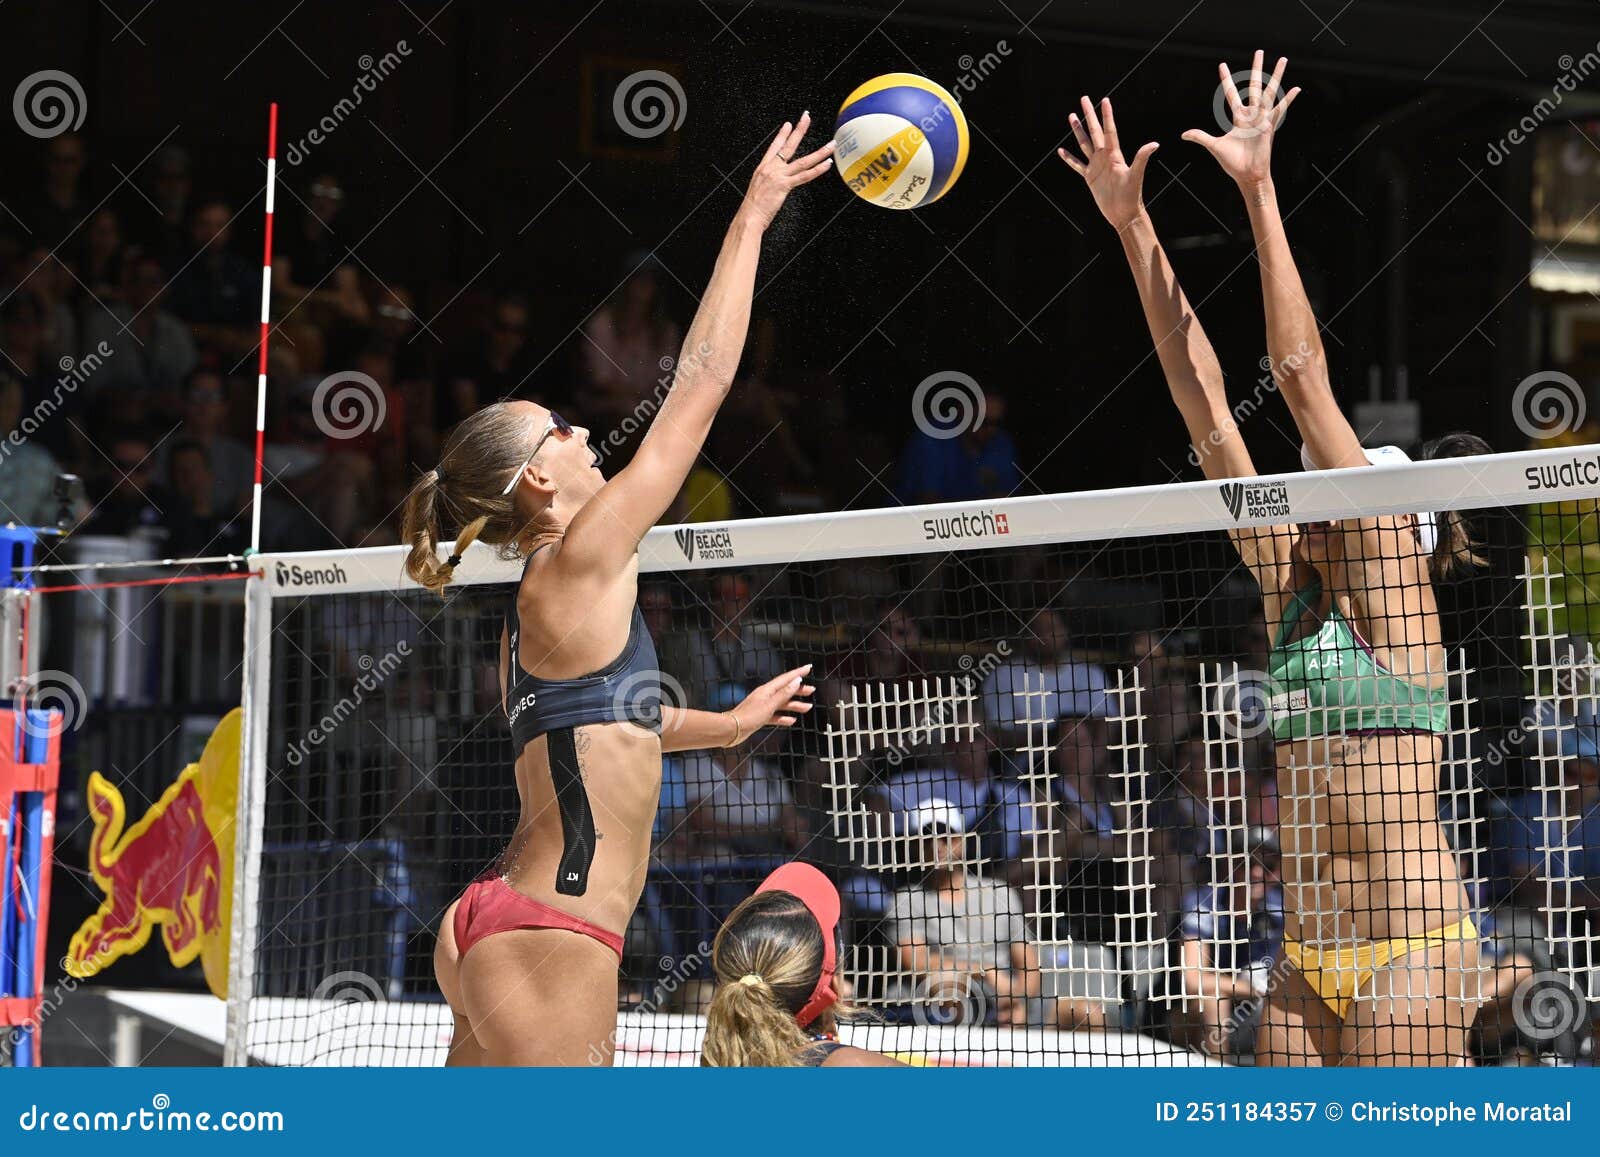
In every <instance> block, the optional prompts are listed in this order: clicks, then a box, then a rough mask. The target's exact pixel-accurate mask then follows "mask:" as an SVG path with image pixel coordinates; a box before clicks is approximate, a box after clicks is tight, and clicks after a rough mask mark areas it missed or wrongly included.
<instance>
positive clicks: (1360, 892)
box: [1061, 52, 1487, 1065]
mask: <svg viewBox="0 0 1600 1157" xmlns="http://www.w3.org/2000/svg"><path fill="white" fill-rule="evenodd" d="M1261 63H1262V57H1261V54H1260V53H1259V52H1258V53H1257V54H1256V57H1255V65H1254V68H1253V70H1252V73H1251V79H1250V84H1249V91H1248V94H1247V98H1241V97H1240V96H1239V94H1238V92H1237V91H1236V90H1235V88H1234V86H1233V84H1232V83H1231V81H1229V80H1228V70H1227V67H1226V66H1223V68H1222V75H1223V80H1224V85H1225V89H1226V92H1227V96H1228V101H1229V105H1230V107H1231V108H1232V110H1233V121H1234V127H1233V129H1232V130H1231V131H1230V132H1229V133H1228V134H1227V135H1226V136H1221V137H1211V136H1208V135H1207V134H1205V133H1201V132H1198V131H1193V132H1189V133H1186V134H1185V139H1186V140H1190V141H1195V142H1197V143H1200V144H1202V145H1204V146H1205V147H1206V148H1207V149H1208V150H1209V151H1210V152H1211V154H1212V155H1213V156H1214V157H1215V158H1216V159H1217V161H1218V162H1219V163H1220V164H1221V165H1222V167H1223V169H1224V171H1226V172H1227V173H1228V174H1229V175H1230V176H1232V177H1233V178H1234V180H1235V181H1236V182H1237V183H1238V185H1239V188H1240V190H1241V192H1243V194H1244V196H1245V200H1246V204H1247V206H1248V209H1249V213H1250V219H1251V223H1252V226H1253V228H1254V232H1255V239H1256V251H1257V257H1258V259H1259V261H1260V264H1261V283H1262V291H1263V294H1264V296H1265V301H1266V318H1267V342H1268V348H1269V350H1270V352H1271V355H1272V359H1273V364H1274V366H1275V367H1276V370H1275V373H1274V377H1275V380H1276V381H1277V384H1278V387H1279V389H1280V390H1281V391H1282V393H1283V396H1284V399H1285V401H1286V402H1287V403H1288V404H1289V408H1290V412H1291V413H1292V414H1293V416H1294V420H1295V423H1296V425H1297V426H1298V427H1299V430H1300V435H1301V437H1302V438H1303V439H1304V442H1305V450H1304V454H1305V457H1306V461H1307V462H1308V463H1310V464H1313V465H1314V466H1317V467H1321V468H1325V469H1333V468H1340V467H1357V466H1365V465H1367V464H1368V457H1367V455H1366V454H1365V453H1364V452H1363V450H1362V448H1361V443H1360V441H1359V440H1358V439H1357V437H1356V434H1355V431H1354V430H1353V429H1351V427H1350V424H1349V422H1347V421H1346V420H1345V418H1344V415H1343V414H1342V413H1341V412H1340V410H1339V407H1338V405H1337V403H1336V402H1335V401H1334V397H1333V393H1332V390H1331V388H1330V385H1329V381H1328V375H1327V363H1326V358H1325V356H1324V352H1323V347H1322V341H1321V338H1320V337H1319V334H1318V328H1317V322H1316V318H1315V317H1314V316H1313V315H1312V312H1311V308H1310V305H1309V303H1308V302H1307V300H1306V295H1305V290H1304V288H1303V287H1302V285H1301V282H1300V276H1299V273H1298V271H1297V270H1296V268H1295V264H1294V260H1293V258H1292V256H1291V255H1290V252H1289V246H1288V242H1287V241H1286V239H1285V237H1284V232H1283V222H1282V219H1281V217H1280V216H1279V213H1278V207H1277V199H1276V196H1275V195H1274V192H1273V188H1272V179H1271V171H1270V160H1271V149H1272V143H1273V140H1274V137H1275V135H1276V133H1277V131H1278V130H1279V129H1280V128H1281V126H1282V124H1283V118H1284V114H1285V112H1286V111H1287V110H1288V108H1289V105H1290V104H1291V103H1292V102H1293V100H1294V98H1295V97H1296V96H1297V95H1298V93H1299V90H1298V89H1294V90H1291V91H1290V92H1288V93H1287V94H1284V93H1282V90H1281V88H1280V85H1281V81H1282V77H1283V70H1284V64H1285V62H1284V61H1281V60H1280V61H1279V62H1278V66H1277V69H1276V71H1274V73H1273V75H1272V77H1271V80H1270V81H1269V82H1268V83H1266V84H1265V85H1263V83H1262V70H1261ZM1071 123H1072V130H1073V133H1074V136H1075V137H1076V138H1077V141H1078V144H1079V147H1080V148H1081V149H1082V151H1083V155H1084V160H1081V161H1080V160H1078V159H1077V158H1076V157H1074V156H1072V155H1070V154H1068V153H1067V152H1066V151H1065V150H1062V151H1061V156H1062V159H1063V160H1064V161H1066V163H1067V164H1068V165H1070V166H1071V167H1072V168H1073V169H1074V171H1076V172H1078V173H1079V174H1080V175H1082V176H1083V177H1084V179H1085V181H1086V182H1087V183H1088V185H1089V188H1090V191H1091V192H1092V193H1093V195H1094V199H1095V202H1096V204H1097V205H1098V206H1099V208H1100V209H1101V211H1102V212H1103V213H1104V214H1105V216H1106V218H1107V220H1108V221H1110V222H1111V224H1112V225H1113V226H1115V227H1116V229H1117V232H1118V235H1119V236H1120V237H1121V239H1122V244H1123V249H1124V251H1125V252H1126V254H1127V257H1128V262H1129V265H1130V266H1131V267H1132V270H1133V274H1134V279H1135V282H1136V284H1137V286H1138V290H1139V297H1140V300H1141V302H1142V303H1143V306H1144V311H1145V318H1146V321H1147V322H1148V324H1149V327H1150V331H1151V334H1152V336H1153V337H1154V339H1155V343H1156V351H1157V354H1158V356H1159V358H1160V361H1161V366H1162V369H1163V371H1164V372H1165V375H1166V378H1167V384H1168V386H1169V388H1170V389H1171V392H1172V397H1173V400H1174V401H1175V402H1176V403H1177V406H1178V408H1179V410H1180V411H1181V412H1182V414H1183V418H1184V422H1185V424H1186V425H1187V427H1188V431H1189V436H1190V438H1191V439H1192V441H1193V443H1194V445H1195V446H1196V447H1199V448H1201V450H1202V453H1201V461H1202V463H1203V467H1204V470H1205V473H1206V476H1207V477H1208V478H1214V479H1222V478H1237V477H1246V476H1250V475H1254V474H1255V473H1256V469H1255V466H1254V464H1253V463H1252V461H1251V459H1250V454H1249V451H1248V450H1247V449H1246V447H1245V444H1244V441H1243V439H1242V437H1241V436H1240V434H1239V431H1238V429H1237V426H1236V424H1235V422H1234V419H1233V416H1232V414H1231V413H1230V411H1229V407H1228V399H1227V394H1226V390H1225V387H1224V384H1223V378H1222V371H1221V367H1220V366H1219V364H1218V362H1217V358H1216V355H1215V353H1214V352H1213V351H1212V348H1211V345H1210V343H1209V342H1208V341H1207V339H1206V336H1205V333H1204V331H1203V330H1202V329H1201V328H1200V323H1199V320H1198V319H1197V318H1196V317H1195V316H1194V313H1193V311H1192V309H1191V308H1190V306H1189V303H1188V301H1187V299H1186V298H1185V296H1184V294H1183V290H1182V289H1181V288H1180V287H1179V285H1178V280H1177V276H1176V275H1175V274H1174V272H1173V269H1172V266H1171V264H1170V263H1169V262H1168V260H1167V256H1166V254H1165V252H1163V250H1162V248H1161V245H1160V243H1159V242H1158V241H1157V239H1156V235H1155V231H1154V228H1153V226H1152V225H1151V222H1150V217H1149V215H1148V214H1147V213H1146V212H1145V209H1144V205H1143V201H1142V197H1141V193H1140V189H1141V184H1142V180H1143V176H1144V171H1145V167H1146V165H1147V164H1148V162H1149V158H1150V154H1151V153H1152V152H1154V151H1155V147H1156V146H1155V145H1153V144H1149V145H1145V146H1144V147H1142V148H1140V149H1139V150H1138V151H1137V153H1135V155H1134V159H1133V161H1132V163H1131V164H1129V163H1126V162H1125V161H1124V160H1123V155H1122V151H1121V148H1120V146H1119V143H1118V139H1117V127H1116V122H1115V120H1114V119H1113V116H1112V111H1111V104H1110V102H1109V101H1104V102H1102V104H1101V106H1100V110H1099V115H1097V114H1096V110H1095V108H1094V106H1093V105H1092V104H1091V103H1090V102H1089V100H1088V98H1087V97H1085V98H1084V100H1083V116H1082V117H1081V118H1080V117H1078V116H1076V115H1074V116H1073V117H1072V118H1071ZM1431 449H1432V453H1430V455H1429V456H1445V455H1453V454H1460V453H1477V452H1482V451H1483V450H1486V449H1487V447H1485V446H1484V445H1483V443H1482V442H1481V441H1479V440H1478V439H1475V438H1471V437H1470V436H1465V435H1456V436H1452V437H1451V438H1448V439H1442V440H1441V442H1440V443H1439V444H1436V445H1435V446H1434V447H1432V448H1431ZM1231 537H1232V539H1233V542H1234V544H1235V546H1236V547H1237V548H1238V550H1239V554H1240V557H1241V558H1242V559H1243V561H1244V563H1245V564H1246V565H1247V566H1248V567H1249V568H1250V570H1251V571H1252V572H1253V574H1254V575H1255V577H1256V580H1257V582H1258V583H1259V584H1260V586H1261V593H1262V599H1263V603H1264V609H1265V614H1266V619H1267V622H1268V623H1269V624H1270V625H1271V626H1272V629H1273V632H1274V638H1273V648H1272V653H1271V657H1270V659H1269V663H1268V666H1269V675H1270V676H1271V678H1272V680H1273V682H1274V684H1275V686H1274V688H1273V690H1274V691H1275V692H1276V693H1277V694H1275V696H1274V704H1273V711H1272V727H1273V732H1274V735H1275V737H1276V738H1277V740H1278V745H1277V763H1278V779H1279V793H1280V798H1281V800H1282V803H1281V805H1280V806H1281V809H1282V812H1281V815H1280V821H1279V823H1280V831H1281V834H1280V842H1281V845H1282V852H1283V878H1284V888H1285V908H1286V912H1285V919H1286V928H1285V936H1286V939H1285V945H1284V956H1285V958H1286V960H1287V961H1288V964H1289V968H1288V969H1287V975H1286V976H1285V977H1284V978H1283V979H1282V980H1281V981H1279V982H1276V983H1274V984H1273V985H1272V986H1271V988H1270V990H1269V995H1268V1009H1267V1012H1266V1015H1265V1018H1264V1023H1263V1027H1262V1033H1261V1037H1260V1040H1259V1042H1258V1055H1259V1056H1260V1058H1261V1059H1262V1060H1263V1061H1266V1062H1268V1063H1275V1064H1281V1065H1318V1064H1330V1065H1331V1064H1346V1065H1408V1064H1424V1065H1448V1064H1458V1063H1462V1062H1463V1058H1464V1057H1465V1054H1466V1033H1467V1028H1468V1026H1469V1025H1470V1024H1471V1023H1472V1020H1473V1018H1474V1016H1475V1015H1476V1011H1477V1003H1478V1000H1479V977H1478V973H1477V969H1478V939H1477V931H1476V929H1475V928H1474V927H1473V923H1472V920H1471V917H1470V915H1469V905H1468V900H1467V896H1466V893H1465V891H1464V889H1463V887H1462V883H1461V877H1460V873H1459V870H1458V868H1457V865H1456V861H1455V857H1454V855H1453V854H1452V852H1451V850H1450V847H1449V845H1448V844H1447V842H1446V841H1445V838H1444V835H1443V832H1442V831H1441V828H1440V825H1439V823H1438V819H1437V816H1438V802H1437V788H1438V776H1439V759H1440V755H1441V747H1442V734H1443V733H1444V732H1445V731H1446V730H1447V729H1448V727H1449V717H1450V712H1449V707H1448V703H1447V700H1446V679H1445V650H1444V647H1443V644H1442V642H1441V631H1440V625H1439V612H1438V607H1437V604H1436V602H1435V597H1434V591H1433V579H1434V578H1435V577H1436V576H1440V575H1443V574H1445V573H1447V572H1449V571H1450V570H1452V569H1454V568H1455V567H1457V566H1459V565H1462V564H1464V563H1469V562H1472V561H1474V559H1473V553H1472V546H1471V543H1470V542H1469V541H1468V539H1467V536H1466V532H1465V528H1464V527H1463V525H1462V523H1461V521H1460V519H1459V517H1458V516H1457V515H1454V514H1440V515H1437V516H1434V515H1423V516H1416V515H1404V516H1398V517H1395V516H1377V517H1372V518H1362V519H1352V520H1349V521H1346V522H1341V523H1325V524H1313V525H1303V526H1298V527H1295V526H1275V527H1261V528H1241V529H1239V530H1237V531H1234V532H1232V534H1231Z"/></svg>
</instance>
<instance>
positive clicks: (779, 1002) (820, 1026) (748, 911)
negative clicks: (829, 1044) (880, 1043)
mask: <svg viewBox="0 0 1600 1157" xmlns="http://www.w3.org/2000/svg"><path fill="white" fill-rule="evenodd" d="M822 947H823V946H822V930H821V929H820V928H818V927H817V921H816V917H814V916H812V915H811V913H810V912H809V911H808V910H807V909H806V906H805V905H804V904H803V903H802V902H801V901H800V900H799V899H798V898H797V897H795V896H792V895H790V894H789V893H788V892H757V893H756V894H755V895H754V896H751V897H750V898H749V899H748V900H746V901H745V902H744V903H742V904H740V905H739V906H738V907H737V908H735V909H734V910H733V913H732V914H731V915H730V916H729V917H728V919H727V921H726V922H725V923H724V924H723V926H722V928H721V929H720V930H719V931H718V932H717V939H716V942H715V943H714V944H713V945H712V949H711V963H712V968H713V970H714V971H715V972H716V976H717V990H716V993H715V995H713V996H712V998H711V1007H710V1008H709V1009H708V1010H707V1011H706V1037H705V1043H704V1045H703V1046H702V1047H701V1052H700V1063H701V1064H702V1065H706V1066H713V1067H719V1068H731V1067H744V1068H753V1067H760V1068H788V1067H792V1066H795V1065H799V1064H800V1063H801V1058H802V1054H803V1053H804V1052H805V1050H806V1048H807V1047H808V1046H809V1045H811V1043H812V1039H811V1037H810V1036H809V1035H808V1032H807V1031H806V1030H807V1029H811V1030H818V1031H828V1030H831V1029H832V1028H833V1027H834V1023H835V1020H834V1014H835V1012H836V1007H835V1008H829V1009H826V1010H824V1011H823V1013H822V1015H821V1016H819V1017H818V1018H817V1020H816V1021H814V1022H813V1023H812V1024H810V1025H807V1026H806V1029H802V1028H801V1027H800V1025H799V1024H798V1023H796V1021H795V1014H796V1013H797V1012H799V1011H800V1010H801V1009H802V1008H804V1007H805V1005H806V1002H807V1001H808V1000H810V999H811V994H812V993H813V992H814V991H816V987H817V979H818V978H819V977H820V976H821V974H822V955H823V953H822Z"/></svg>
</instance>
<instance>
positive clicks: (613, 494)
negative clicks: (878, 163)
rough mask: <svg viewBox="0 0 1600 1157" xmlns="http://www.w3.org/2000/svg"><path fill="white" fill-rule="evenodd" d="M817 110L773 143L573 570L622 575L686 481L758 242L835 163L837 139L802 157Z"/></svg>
mask: <svg viewBox="0 0 1600 1157" xmlns="http://www.w3.org/2000/svg"><path fill="white" fill-rule="evenodd" d="M810 124H811V114H810V113H804V114H802V115H801V117H800V120H799V122H798V123H796V124H794V125H790V124H787V123H786V124H785V125H784V126H783V128H782V129H780V130H779V131H778V134H777V136H775V137H774V138H773V140H772V143H771V144H770V145H768V147H767V151H766V154H765V155H764V156H763V157H762V158H761V163H760V165H758V166H757V168H756V171H755V175H754V176H752V177H751V178H750V186H749V188H748V190H747V191H746V192H745V195H744V200H743V201H741V202H740V204H739V209H738V212H736V213H735V214H734V218H733V223H732V224H731V225H730V226H729V227H728V233H727V236H726V237H725V238H724V239H723V242H722V251H721V252H720V253H719V254H718V255H717V264H716V268H715V269H714V270H713V271H712V274H711V284H710V285H709V286H708V287H707V289H706V293H705V296H704V297H703V298H702V299H701V301H700V308H699V310H698V311H697V312H696V313H695V316H694V321H693V322H692V323H691V324H690V326H689V332H688V334H687V335H686V336H685V338H684V343H683V351H682V353H681V354H680V355H679V357H678V364H677V370H676V373H675V374H674V376H673V381H672V386H671V388H670V389H669V390H668V391H667V396H666V400H665V401H664V402H662V404H661V409H660V411H659V412H658V413H657V414H656V416H655V419H654V420H653V421H652V422H651V423H650V429H649V430H648V432H647V433H646V434H645V437H644V440H643V442H642V443H641V444H640V446H639V450H638V453H636V454H635V455H634V457H633V460H632V461H631V462H629V463H628V465H627V466H626V467H625V468H624V469H623V470H621V471H620V472H619V473H618V474H617V476H616V477H615V478H613V479H612V480H611V481H610V482H608V483H607V484H606V485H605V486H604V487H602V488H601V490H600V492H599V493H598V494H597V495H596V496H595V499H594V501H593V502H590V503H588V504H587V505H586V506H585V508H584V509H583V510H582V511H581V512H580V513H579V514H578V515H577V516H576V517H575V518H574V519H573V521H572V525H571V527H570V529H569V530H568V532H567V539H566V543H565V545H564V546H563V548H562V554H563V556H564V557H563V560H562V566H563V568H564V569H568V570H579V569H584V568H588V567H599V568H601V569H603V570H606V571H616V570H620V569H621V568H622V567H623V566H625V565H627V562H628V560H629V559H630V558H631V557H632V556H633V553H634V551H635V550H636V549H637V548H638V545H639V540H640V539H641V538H643V537H644V534H645V532H646V531H647V530H649V529H650V528H651V527H652V526H654V525H655V524H656V522H657V521H658V520H659V519H660V518H661V516H662V515H663V514H665V513H666V511H667V508H668V507H669V506H670V505H671V504H672V501H673V499H674V498H676V497H677V494H678V491H679V489H681V488H682V486H683V482H684V479H685V478H687V477H688V476H689V471H690V469H691V468H692V467H693V466H694V462H695V459H696V458H697V457H699V454H700V448H701V446H703V445H704V444H705V440H706V435H707V434H708V433H710V430H711V422H712V420H713V419H714V418H715V417H716V415H717V410H718V409H719V408H720V407H721V406H722V402H723V399H724V398H726V397H727V396H728V391H729V389H730V388H731V387H732V385H733V379H734V375H735V374H736V373H737V372H738V369H739V359H740V357H741V356H742V354H743V352H744V343H745V335H746V333H747V331H748V329H749V325H750V302H751V299H752V297H753V296H754V294H755V282H756V266H757V263H758V261H759V259H760V256H761V238H762V235H763V234H764V233H765V232H766V230H767V227H768V226H769V225H771V224H772V221H773V218H774V217H775V216H776V215H777V213H778V210H779V209H780V208H782V206H783V203H784V200H785V199H786V198H787V197H788V195H789V192H790V190H792V189H795V188H797V187H799V186H800V185H804V184H808V183H810V182H811V181H814V180H816V179H817V178H818V177H820V176H821V175H822V174H823V173H825V172H827V171H828V170H829V169H830V168H831V167H832V165H833V142H832V141H829V142H828V143H827V144H825V145H823V146H822V147H821V148H819V149H816V150H815V151H814V152H811V153H807V154H806V155H804V156H796V155H795V150H796V149H798V148H799V146H800V144H801V142H802V141H803V139H804V138H805V134H806V129H807V128H808V127H809V126H810Z"/></svg>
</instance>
